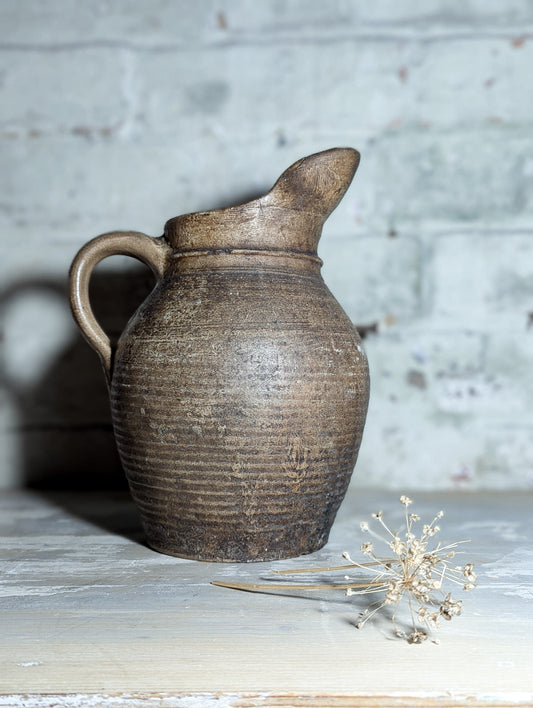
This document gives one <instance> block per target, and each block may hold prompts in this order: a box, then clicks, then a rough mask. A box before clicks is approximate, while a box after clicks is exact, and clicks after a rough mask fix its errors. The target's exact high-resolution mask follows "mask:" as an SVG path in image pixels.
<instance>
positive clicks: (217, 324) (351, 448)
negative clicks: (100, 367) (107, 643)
mask: <svg viewBox="0 0 533 708" xmlns="http://www.w3.org/2000/svg"><path fill="white" fill-rule="evenodd" d="M111 392H112V407H113V418H114V421H115V434H116V438H117V443H118V447H119V451H120V455H121V458H122V461H123V464H124V467H125V469H126V473H127V476H128V479H129V483H130V487H131V490H132V493H133V496H134V498H135V500H136V502H137V504H138V506H139V509H140V511H141V515H142V519H143V524H144V528H145V531H146V534H147V537H148V541H149V543H150V545H152V546H153V547H154V548H156V549H158V550H161V551H163V552H165V553H170V554H175V555H179V556H186V557H190V558H198V559H205V560H227V561H229V560H234V561H249V560H270V559H275V558H284V557H289V556H296V555H300V554H302V553H309V552H311V551H313V550H315V549H317V548H319V547H320V546H322V545H323V544H324V543H325V542H326V541H327V538H328V534H329V530H330V527H331V524H332V523H333V520H334V517H335V514H336V512H337V509H338V508H339V505H340V503H341V501H342V498H343V496H344V494H345V492H346V488H347V485H348V482H349V480H350V476H351V472H352V469H353V466H354V464H355V461H356V457H357V452H358V448H359V443H360V440H361V434H362V431H363V425H364V420H365V414H366V408H367V400H368V378H367V364H366V358H365V355H364V353H363V351H362V349H361V346H360V342H359V339H358V337H357V334H356V332H355V330H354V328H353V326H352V325H351V323H350V322H349V321H348V320H347V318H346V316H345V315H344V314H343V312H342V310H341V309H340V307H339V306H338V305H337V303H336V302H335V301H334V300H333V298H332V296H331V295H330V294H329V293H328V291H327V289H326V288H325V286H324V284H323V283H322V281H321V280H320V279H319V278H311V277H302V276H301V275H300V274H296V275H293V274H289V273H279V272H275V271H263V272H261V273H254V274H250V273H246V272H227V271H226V272H224V271H220V272H207V273H202V272H200V273H194V274H190V275H186V274H182V276H181V277H180V278H179V279H176V281H175V282H174V283H173V284H171V285H166V286H163V287H161V288H160V289H159V291H158V292H157V293H156V294H155V295H154V297H153V298H152V299H151V301H150V302H149V303H148V304H147V306H146V307H145V308H144V309H143V311H142V312H141V313H140V316H138V317H137V319H136V321H135V322H134V323H133V324H132V326H131V327H130V329H129V331H128V334H127V336H125V337H124V338H123V340H122V342H121V345H120V347H119V350H118V352H117V356H116V360H115V373H114V376H113V381H112V387H111Z"/></svg>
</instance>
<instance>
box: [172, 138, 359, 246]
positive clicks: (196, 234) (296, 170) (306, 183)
mask: <svg viewBox="0 0 533 708" xmlns="http://www.w3.org/2000/svg"><path fill="white" fill-rule="evenodd" d="M358 164H359V153H358V152H357V150H354V149H353V148H332V149H331V150H325V151H324V152H318V153H315V154H314V155H309V157H304V158H302V159H301V160H298V162H295V163H294V164H293V165H291V166H290V167H289V168H288V169H287V170H285V172H284V173H283V174H282V175H281V177H280V178H279V179H278V180H277V182H276V183H275V184H274V186H273V187H272V189H270V190H269V191H268V192H267V193H266V194H264V195H263V196H262V197H259V198H258V199H254V200H253V201H251V202H247V203H245V204H238V205H237V206H232V207H227V208H225V209H216V210H213V211H204V212H197V213H194V214H185V215H183V216H178V217H175V218H174V219H170V220H169V221H168V222H167V223H166V225H165V238H166V240H167V241H168V242H169V243H170V245H171V246H172V248H173V249H174V250H175V251H177V252H192V251H195V252H196V251H201V250H203V251H220V250H222V249H226V250H227V249H230V250H231V249H244V250H261V251H276V252H287V253H295V252H296V253H308V254H316V250H317V247H318V241H319V239H320V235H321V233H322V226H323V224H324V221H325V220H326V219H327V218H328V216H329V215H330V214H331V212H332V211H333V210H334V209H335V207H336V206H337V204H338V203H339V202H340V200H341V199H342V197H343V195H344V193H345V192H346V190H347V189H348V187H349V186H350V182H351V181H352V179H353V176H354V174H355V171H356V169H357V165H358Z"/></svg>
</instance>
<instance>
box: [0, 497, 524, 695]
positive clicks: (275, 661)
mask: <svg viewBox="0 0 533 708" xmlns="http://www.w3.org/2000/svg"><path fill="white" fill-rule="evenodd" d="M410 496H412V497H413V499H414V502H415V503H414V505H413V507H412V509H413V511H416V512H418V513H419V514H420V515H421V516H422V519H423V520H424V521H429V520H431V519H432V518H433V516H434V514H435V513H436V512H437V511H439V510H440V509H444V510H445V516H444V518H443V519H442V521H441V522H440V525H441V529H442V531H441V534H440V536H441V538H442V540H443V541H444V540H452V541H454V540H461V539H471V543H469V544H468V545H467V546H466V547H465V554H464V559H462V560H461V561H458V562H461V563H464V562H466V561H470V560H472V561H474V562H475V564H476V571H477V573H478V588H477V589H476V590H474V591H473V592H471V593H468V594H467V593H462V592H461V591H460V590H459V591H458V592H457V593H454V594H456V595H457V597H460V598H461V599H463V601H464V606H463V614H462V615H461V616H460V617H457V618H454V619H453V621H451V622H447V623H445V626H444V627H443V628H442V630H441V631H440V632H439V633H438V635H437V636H438V638H439V640H440V642H439V643H434V642H432V641H426V642H424V643H423V644H421V645H412V644H408V643H407V642H405V641H403V640H401V639H397V638H395V637H393V636H392V634H391V632H390V627H389V624H388V621H386V618H385V617H384V616H383V617H382V619H381V620H379V621H377V622H375V623H373V624H367V625H366V626H365V627H364V628H363V629H356V628H355V626H354V624H355V622H356V620H357V617H358V614H359V612H360V611H361V609H362V607H363V606H364V605H363V604H362V603H363V600H364V598H361V597H357V596H355V597H345V596H344V594H343V593H342V592H341V591H328V590H324V591H314V592H310V591H291V592H285V593H280V592H278V593H276V592H273V593H269V594H266V593H264V594H256V593H246V592H239V591H236V590H229V589H225V588H220V587H215V586H213V585H212V584H211V581H213V580H222V581H233V580H237V581H241V582H243V581H244V582H268V580H266V579H268V578H270V577H272V576H271V575H270V573H269V571H270V570H271V569H286V568H295V569H296V568H306V567H309V566H312V565H318V566H324V565H331V564H333V565H339V563H342V562H343V561H342V558H341V557H340V556H341V553H342V551H343V550H349V551H350V552H352V553H353V554H355V555H357V557H359V551H358V549H359V546H360V544H361V542H362V541H363V540H366V538H363V536H362V532H361V530H360V527H359V522H360V521H361V520H363V519H370V515H371V512H373V511H377V510H378V509H383V510H384V513H385V517H386V518H387V519H388V520H389V521H390V523H391V524H392V525H393V526H400V524H401V514H402V512H403V508H402V507H401V505H400V504H399V503H398V495H397V494H393V493H390V492H368V491H359V490H358V489H357V487H353V488H352V489H351V490H350V492H349V493H348V496H347V498H346V500H345V502H344V504H343V506H342V508H341V511H340V513H339V516H338V518H337V521H336V523H335V525H334V528H333V531H332V534H331V538H330V542H329V543H328V545H327V546H326V547H325V548H324V549H322V550H321V551H319V552H317V553H314V554H312V555H311V556H306V557H301V558H298V559H293V560H290V561H279V562H276V563H260V564H248V565H239V564H210V563H199V562H194V561H188V560H182V559H178V558H173V557H169V556H164V555H161V554H159V553H156V552H155V551H152V550H150V549H149V548H147V547H146V546H145V545H144V544H143V542H142V532H141V531H140V527H139V523H138V520H137V516H136V512H135V509H134V507H133V504H132V502H131V501H130V499H129V497H128V496H127V495H125V494H120V493H115V494H113V493H109V494H95V493H76V494H72V493H51V492H46V493H45V492H25V491H20V492H9V493H4V495H3V496H2V497H1V499H0V527H1V540H0V544H1V551H0V559H1V560H0V570H1V574H0V602H1V615H0V630H1V631H0V707H5V706H29V707H35V706H43V707H44V706H78V705H90V706H97V705H105V706H111V707H112V708H113V707H115V706H117V707H118V706H129V707H133V706H135V707H137V706H138V707H141V706H142V707H144V706H154V707H156V708H166V707H170V706H180V707H183V708H195V707H197V706H209V707H210V706H216V707H217V708H237V707H240V708H245V707H252V706H253V707H255V706H283V707H287V706H307V705H309V706H315V707H318V706H338V707H339V708H344V707H345V706H419V705H438V706H452V705H453V706H456V705H470V704H476V705H485V704H486V705H490V706H492V707H493V708H494V707H495V706H503V705H505V706H507V705H509V706H516V705H533V603H532V600H533V544H532V543H531V539H532V538H533V514H532V510H533V504H532V502H533V496H532V495H531V494H530V493H514V494H513V493H492V494H489V493H483V494H471V493H457V494H450V493H431V494H430V493H415V492H413V493H412V494H411V495H410ZM337 578H338V576H337ZM320 579H321V581H323V580H324V577H321V578H320ZM341 579H342V578H341Z"/></svg>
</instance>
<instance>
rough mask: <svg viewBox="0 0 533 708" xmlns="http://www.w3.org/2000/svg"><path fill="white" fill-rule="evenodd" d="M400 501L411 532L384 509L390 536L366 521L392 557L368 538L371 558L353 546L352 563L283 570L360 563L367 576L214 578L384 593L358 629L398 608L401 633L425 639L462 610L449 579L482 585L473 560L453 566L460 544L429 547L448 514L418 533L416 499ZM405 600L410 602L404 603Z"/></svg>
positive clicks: (346, 555)
mask: <svg viewBox="0 0 533 708" xmlns="http://www.w3.org/2000/svg"><path fill="white" fill-rule="evenodd" d="M400 503H401V504H402V505H403V506H404V507H405V532H404V533H403V535H400V533H399V532H397V531H392V530H391V529H390V528H389V527H388V526H387V524H386V523H385V521H384V520H383V512H382V511H379V512H377V513H375V514H372V517H373V518H374V519H375V520H376V521H377V522H378V523H379V525H380V527H381V529H383V530H384V532H385V535H381V534H379V533H376V532H375V531H374V530H372V529H371V528H370V525H369V524H368V522H366V521H363V522H361V524H360V528H361V531H363V532H369V533H371V534H372V536H374V537H375V538H377V539H379V540H381V541H382V543H383V544H384V545H385V547H388V549H390V551H392V557H380V556H378V555H376V552H375V549H374V544H373V543H371V542H369V541H367V542H365V543H363V544H362V545H361V547H360V551H361V552H362V553H363V554H364V555H366V556H367V557H368V558H369V559H370V561H369V562H364V563H358V562H356V561H354V560H353V559H352V557H351V556H350V554H349V553H348V551H345V552H344V553H343V554H342V556H343V558H344V559H345V560H346V561H348V563H349V565H342V566H334V567H332V566H330V567H327V568H305V569H300V570H296V571H294V570H292V571H278V574H282V575H284V574H295V573H312V572H327V571H335V570H343V571H346V570H348V569H353V568H356V569H358V570H359V571H360V570H363V571H365V573H367V574H368V573H370V576H368V577H367V578H366V579H357V581H356V580H355V578H351V577H350V576H349V575H345V576H344V580H345V582H344V583H342V584H339V583H332V584H325V585H309V584H303V585H295V584H290V585H276V586H272V585H252V584H244V583H225V582H214V584H215V585H221V586H223V587H231V588H235V589H239V590H252V591H262V590H269V591H271V590H273V589H274V588H275V589H278V590H288V589H289V590H296V589H297V590H319V589H331V588H333V589H343V590H344V591H345V593H346V595H347V596H352V595H368V594H378V595H380V596H381V597H380V599H378V600H377V601H376V602H374V603H372V604H371V605H370V606H369V607H368V608H367V609H366V610H365V611H364V612H363V613H362V614H361V615H360V617H359V619H358V622H357V624H356V626H357V628H361V627H363V626H364V625H365V624H366V623H367V622H368V621H369V620H370V619H371V618H372V617H374V616H375V615H376V614H377V613H378V612H379V611H380V610H382V609H383V608H385V607H387V606H392V607H393V612H392V616H391V619H392V624H393V628H394V632H395V634H396V636H398V637H401V638H403V639H407V640H408V641H409V642H410V643H412V644H420V643H421V642H423V641H424V640H426V639H427V638H428V637H429V636H430V635H431V632H432V631H434V630H436V629H438V628H439V621H440V620H441V619H445V620H451V619H452V617H456V616H458V615H460V614H461V611H462V601H461V600H456V599H455V598H453V597H452V595H451V593H450V592H447V591H445V590H443V585H444V583H445V582H446V581H449V582H451V583H455V584H458V585H460V586H462V587H463V589H464V590H466V591H469V590H473V589H474V588H475V587H476V574H475V573H474V565H473V563H467V564H466V565H464V566H458V565H452V559H453V558H454V557H455V555H456V553H457V551H456V548H457V547H458V546H459V545H460V543H464V541H459V542H456V543H450V544H447V545H444V546H443V545H441V543H440V542H437V543H436V544H435V545H434V546H433V547H431V548H430V547H429V542H430V540H431V539H432V538H433V537H434V536H435V535H436V534H438V532H439V531H440V528H439V526H438V525H437V523H436V522H437V521H438V520H439V519H441V518H442V517H443V516H444V512H443V511H439V512H438V514H436V515H435V517H434V519H433V520H432V521H431V523H429V524H423V526H422V531H421V533H420V535H419V536H417V534H416V533H415V529H414V526H415V524H417V523H418V522H419V521H420V516H419V515H418V514H413V513H410V512H408V507H409V506H410V505H411V504H412V503H413V501H412V500H411V499H410V498H409V497H407V496H405V495H402V496H401V497H400ZM404 601H405V602H404ZM405 605H407V612H408V616H409V620H410V629H409V631H407V632H406V631H404V630H402V629H401V628H400V626H399V624H398V621H397V615H398V612H399V611H400V608H401V607H402V606H405Z"/></svg>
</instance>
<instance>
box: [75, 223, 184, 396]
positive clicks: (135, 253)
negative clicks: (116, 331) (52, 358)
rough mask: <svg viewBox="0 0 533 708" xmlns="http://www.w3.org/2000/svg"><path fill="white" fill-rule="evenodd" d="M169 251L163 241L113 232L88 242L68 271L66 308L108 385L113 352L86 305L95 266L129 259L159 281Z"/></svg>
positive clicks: (132, 232) (137, 233)
mask: <svg viewBox="0 0 533 708" xmlns="http://www.w3.org/2000/svg"><path fill="white" fill-rule="evenodd" d="M171 253H172V249H171V247H170V245H169V244H168V242H167V241H166V239H165V238H164V237H163V236H162V237H161V238H152V237H151V236H146V234H143V233H140V232H138V231H113V232H111V233H107V234H102V235H101V236H97V237H96V238H94V239H92V241H89V243H87V244H86V245H85V246H83V248H82V249H81V250H80V251H79V252H78V254H77V256H76V257H75V259H74V261H73V263H72V266H71V267H70V306H71V308H72V314H73V315H74V319H75V320H76V322H77V324H78V326H79V328H80V329H81V331H82V334H83V336H84V337H85V339H86V340H87V342H88V343H89V344H90V345H91V347H92V348H93V349H94V350H95V351H96V353H97V354H98V356H99V357H100V360H101V362H102V366H103V367H104V372H105V375H106V379H107V383H108V384H109V382H110V381H111V376H112V368H113V352H112V350H111V342H110V340H109V337H108V336H107V334H106V333H105V332H104V330H103V329H102V328H101V327H100V325H99V324H98V322H97V320H96V318H95V316H94V314H93V311H92V308H91V303H90V301H89V281H90V279H91V274H92V272H93V269H94V268H95V266H96V265H97V264H98V263H100V261H101V260H103V259H104V258H107V257H108V256H131V257H132V258H136V259H137V260H139V261H142V262H143V263H145V264H146V265H147V266H148V267H149V268H151V269H152V271H153V273H154V275H155V277H156V278H157V279H158V280H161V278H162V277H163V273H164V270H165V265H166V262H167V258H168V257H169V255H170V254H171Z"/></svg>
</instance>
